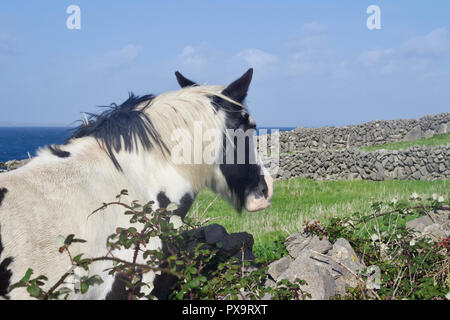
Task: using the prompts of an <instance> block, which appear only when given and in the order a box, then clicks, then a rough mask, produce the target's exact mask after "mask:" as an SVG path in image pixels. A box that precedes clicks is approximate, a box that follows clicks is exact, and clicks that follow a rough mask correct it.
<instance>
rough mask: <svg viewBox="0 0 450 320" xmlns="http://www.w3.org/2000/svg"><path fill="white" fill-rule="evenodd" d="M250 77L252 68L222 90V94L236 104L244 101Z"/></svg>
mask: <svg viewBox="0 0 450 320" xmlns="http://www.w3.org/2000/svg"><path fill="white" fill-rule="evenodd" d="M252 76H253V68H250V69H248V70H247V72H246V73H244V75H243V76H242V77H240V78H239V79H237V80H236V81H234V82H233V83H232V84H230V85H229V86H228V87H227V88H226V89H225V90H223V92H222V93H223V94H224V95H226V96H228V97H230V98H232V99H234V100H236V101H238V102H242V101H244V99H245V97H246V96H247V91H248V87H249V86H250V82H251V81H252Z"/></svg>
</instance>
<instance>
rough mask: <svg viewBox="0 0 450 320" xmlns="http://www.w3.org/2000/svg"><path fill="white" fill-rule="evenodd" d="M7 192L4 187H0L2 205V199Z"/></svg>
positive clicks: (0, 202) (0, 203)
mask: <svg viewBox="0 0 450 320" xmlns="http://www.w3.org/2000/svg"><path fill="white" fill-rule="evenodd" d="M7 192H8V189H6V188H0V206H1V205H2V202H3V199H5V195H6V193H7Z"/></svg>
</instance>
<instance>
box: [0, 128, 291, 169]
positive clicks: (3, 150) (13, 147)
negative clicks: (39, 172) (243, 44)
mask: <svg viewBox="0 0 450 320" xmlns="http://www.w3.org/2000/svg"><path fill="white" fill-rule="evenodd" d="M261 129H266V130H267V133H270V132H271V130H273V129H278V130H279V131H280V132H282V131H290V130H293V129H294V127H260V128H257V134H259V132H260V130H261ZM71 134H72V128H66V127H0V162H6V161H8V160H22V159H27V158H28V153H29V154H30V156H31V157H34V156H35V155H36V151H37V150H38V149H39V148H40V147H43V146H46V145H49V144H63V143H64V142H65V141H66V140H67V139H68V138H69V137H70V135H71Z"/></svg>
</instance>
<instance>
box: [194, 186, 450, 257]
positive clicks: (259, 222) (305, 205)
mask: <svg viewBox="0 0 450 320" xmlns="http://www.w3.org/2000/svg"><path fill="white" fill-rule="evenodd" d="M413 192H416V193H418V194H419V195H425V194H426V195H431V194H433V193H436V194H439V195H443V196H444V197H445V199H448V197H449V194H450V188H449V181H448V180H437V181H420V180H411V181H409V180H391V181H367V180H351V181H314V180H308V179H303V178H294V179H291V180H287V181H276V182H275V189H274V196H273V199H272V206H271V207H270V208H268V209H265V210H263V211H259V212H246V211H243V212H242V214H240V215H239V214H238V213H236V212H235V211H234V209H233V208H232V207H231V206H230V205H229V204H228V203H227V202H226V201H224V200H222V199H217V201H216V202H215V203H214V204H213V205H212V206H211V207H210V208H209V209H208V211H207V213H206V215H205V217H207V218H216V220H214V221H212V222H211V223H219V224H221V225H223V226H224V227H225V228H226V229H227V231H228V232H230V233H231V232H243V231H246V232H249V233H251V234H252V235H253V236H254V238H255V244H256V247H257V248H259V249H260V248H261V247H267V248H271V247H274V245H273V243H274V242H275V241H276V240H279V239H280V238H283V237H286V236H287V235H289V234H291V233H293V232H296V231H298V230H300V229H301V228H302V226H303V223H304V222H305V221H311V220H321V221H322V222H325V221H326V220H327V219H329V218H331V217H335V216H346V215H349V214H351V213H354V212H367V210H369V207H370V205H371V203H372V202H373V201H380V200H390V199H392V198H394V197H396V198H397V199H399V200H407V199H408V198H409V197H410V195H411V194H412V193H413ZM214 198H215V195H214V194H213V193H212V192H211V191H209V190H205V191H203V192H202V193H200V194H199V196H198V197H197V199H196V201H195V202H194V205H193V206H192V209H191V212H190V214H193V212H195V211H198V212H200V213H202V212H203V211H204V210H205V208H206V207H207V206H208V204H209V203H210V202H211V201H212V200H213V199H214ZM259 249H257V250H259ZM263 251H264V250H263Z"/></svg>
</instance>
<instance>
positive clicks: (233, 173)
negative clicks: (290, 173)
mask: <svg viewBox="0 0 450 320" xmlns="http://www.w3.org/2000/svg"><path fill="white" fill-rule="evenodd" d="M175 74H176V77H177V80H178V83H179V84H180V86H181V87H182V88H184V87H192V86H197V84H196V83H195V82H193V81H191V80H189V79H187V78H185V77H184V76H183V75H181V73H179V72H178V71H177V72H176V73H175ZM252 75H253V69H249V70H248V71H247V72H246V73H245V74H244V75H243V76H242V77H240V78H239V79H237V80H236V81H234V82H233V83H231V84H230V85H229V86H227V87H226V88H225V89H224V90H223V91H222V92H221V95H222V96H223V98H222V97H220V95H217V96H213V97H212V98H211V99H212V100H213V101H212V103H213V105H214V108H215V109H216V111H217V114H218V116H219V117H221V119H224V120H223V121H224V128H225V129H226V130H225V132H224V134H223V144H222V147H223V152H221V153H220V156H219V159H218V162H217V163H216V164H214V170H213V175H212V177H211V179H210V180H209V181H208V186H209V187H210V188H211V189H212V190H214V191H215V192H217V193H219V194H220V195H222V196H224V197H225V198H227V199H228V200H229V201H230V202H231V203H232V204H233V205H234V207H235V208H236V210H237V211H239V212H240V211H241V210H242V208H243V207H244V208H245V209H246V210H247V211H258V210H262V209H265V208H267V207H268V206H270V200H271V198H272V194H273V180H272V178H271V176H270V175H269V173H268V172H267V170H266V169H265V168H264V165H263V163H262V161H261V159H260V157H259V155H258V152H257V149H256V144H255V141H254V139H253V136H254V132H255V129H256V124H255V122H254V121H253V119H252V117H251V116H250V114H249V112H248V110H247V109H246V108H245V107H243V105H242V104H243V101H244V100H245V97H246V96H247V91H248V88H249V85H250V82H251V79H252ZM224 98H225V99H224Z"/></svg>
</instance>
